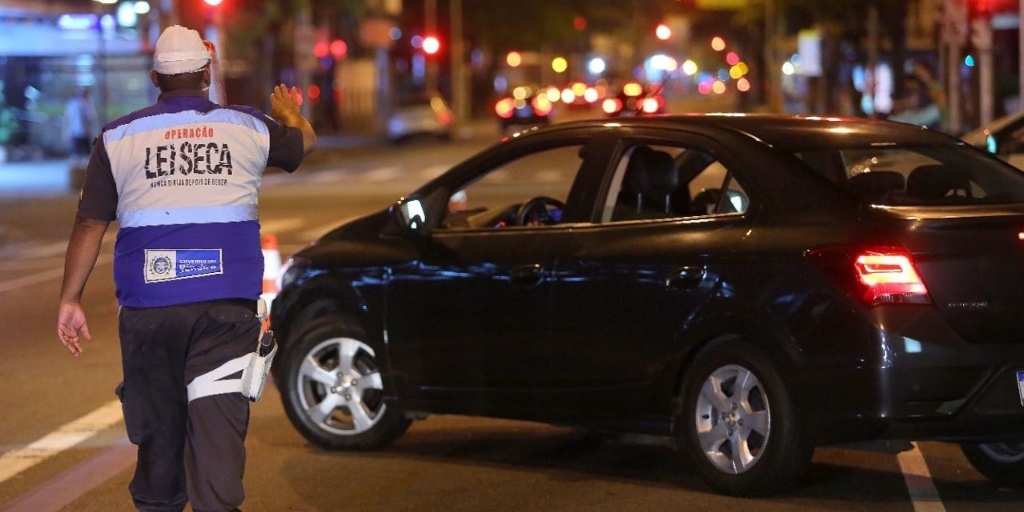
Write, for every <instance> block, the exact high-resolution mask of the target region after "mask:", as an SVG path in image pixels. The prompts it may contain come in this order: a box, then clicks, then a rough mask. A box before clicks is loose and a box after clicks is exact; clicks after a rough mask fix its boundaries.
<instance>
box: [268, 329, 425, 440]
mask: <svg viewBox="0 0 1024 512" xmlns="http://www.w3.org/2000/svg"><path fill="white" fill-rule="evenodd" d="M365 339H366V336H365V335H364V333H363V332H362V330H360V329H357V328H353V327H351V326H349V325H346V324H345V323H343V322H342V321H341V320H340V319H336V318H332V319H322V320H318V321H315V322H313V323H311V324H310V325H309V327H308V328H306V329H304V330H303V331H302V332H301V333H300V334H299V335H298V337H297V338H296V339H295V342H294V343H293V344H289V346H288V349H287V351H286V352H285V354H283V355H284V360H283V361H282V364H281V366H280V367H277V368H275V371H279V372H281V376H280V379H279V382H280V385H281V401H282V403H283V405H284V410H285V413H286V414H287V416H288V419H289V420H290V421H291V422H292V425H294V426H295V428H296V430H298V431H299V433H300V434H302V436H303V437H305V438H306V439H308V440H309V441H310V442H312V443H313V444H315V445H317V446H319V447H321V448H325V449H329V450H371V449H376V448H381V447H383V446H387V445H388V444H390V443H391V442H392V441H394V440H395V439H397V438H398V437H399V436H401V435H402V434H403V433H405V431H406V429H408V428H409V424H410V423H411V422H412V421H411V420H409V419H407V418H405V416H404V415H403V414H402V412H401V411H398V410H396V409H394V408H393V407H388V406H387V404H386V403H385V402H384V380H383V378H382V377H381V374H380V369H379V366H378V365H377V359H376V357H377V356H376V354H375V353H374V351H373V349H372V348H370V346H369V345H367V344H366V343H365V341H364V340H365Z"/></svg>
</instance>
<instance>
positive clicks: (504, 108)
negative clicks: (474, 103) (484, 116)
mask: <svg viewBox="0 0 1024 512" xmlns="http://www.w3.org/2000/svg"><path fill="white" fill-rule="evenodd" d="M513 112H515V104H514V103H513V102H512V98H505V99H503V100H501V101H499V102H498V103H497V104H495V105H494V113H496V114H498V117H502V118H505V119H508V118H510V117H512V114H513Z"/></svg>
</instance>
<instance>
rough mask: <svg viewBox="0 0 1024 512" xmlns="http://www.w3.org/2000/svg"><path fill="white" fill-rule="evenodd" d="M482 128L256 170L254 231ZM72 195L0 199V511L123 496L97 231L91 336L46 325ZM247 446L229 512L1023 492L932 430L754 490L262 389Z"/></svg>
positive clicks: (802, 505)
mask: <svg viewBox="0 0 1024 512" xmlns="http://www.w3.org/2000/svg"><path fill="white" fill-rule="evenodd" d="M489 137H491V135H485V136H483V137H475V138H473V139H470V140H464V141H458V142H455V143H452V144H446V145H437V144H432V143H421V144H413V145H409V146H402V147H400V148H392V147H388V146H383V147H379V146H378V147H371V148H360V149H358V150H350V149H346V150H337V151H336V152H334V153H333V154H331V155H327V154H325V155H324V156H323V159H322V161H320V162H318V163H317V165H316V167H315V168H314V167H310V168H308V169H303V170H302V171H300V173H299V174H297V175H295V176H285V175H271V176H268V177H267V179H266V183H265V188H264V191H263V194H262V205H261V218H262V221H263V227H264V231H265V232H273V233H274V234H276V235H277V236H278V238H279V241H280V248H281V251H282V253H284V254H285V255H287V254H288V253H290V252H292V251H294V250H296V249H298V248H299V247H301V246H303V245H304V244H306V243H307V242H308V241H310V240H312V239H313V238H315V237H316V236H318V235H319V234H321V233H323V232H326V231H327V230H328V229H330V228H331V227H333V226H335V225H337V223H338V222H340V221H341V220H343V219H346V218H351V217H354V216H357V215H361V214H363V213H366V212H369V211H373V210H377V209H380V208H384V207H386V206H387V205H388V204H389V203H390V202H391V201H392V200H394V199H395V198H397V197H398V196H400V195H402V194H403V193H405V192H408V191H409V190H411V189H412V188H413V187H414V186H415V185H416V184H418V183H420V182H422V181H424V180H426V179H429V178H430V177H432V176H435V175H437V174H438V173H440V172H443V170H444V169H446V168H447V167H448V166H449V165H451V164H452V163H454V162H456V161H458V160H459V159H461V158H464V157H465V156H467V155H469V154H470V153H472V152H473V151H475V150H477V149H480V148H482V147H483V146H485V145H487V144H490V143H491V142H493V140H494V139H492V138H489ZM0 170H2V169H0ZM75 199H76V198H75V196H74V194H71V193H65V194H56V195H50V196H46V197H18V198H0V223H2V224H4V225H7V226H9V227H10V228H9V230H8V236H7V237H6V238H5V239H4V240H3V241H0V305H2V306H3V307H0V326H3V327H4V334H5V335H4V336H0V354H2V356H0V376H2V378H3V382H4V390H5V393H2V394H0V411H3V414H0V454H2V455H0V512H15V511H17V512H54V511H60V510H66V511H76V512H92V511H96V512H99V511H104V512H111V511H112V512H117V511H129V510H132V506H131V502H130V499H129V497H128V493H127V484H128V482H129V480H130V478H131V474H132V467H133V465H134V447H133V446H132V445H131V444H129V443H127V441H126V439H125V435H124V425H123V422H122V420H121V418H120V410H119V407H118V406H117V403H116V402H115V401H114V399H115V397H114V395H113V389H114V386H115V385H116V384H117V382H118V381H119V380H120V353H119V348H118V343H117V336H116V323H115V319H116V312H117V306H116V304H115V302H114V300H113V286H112V283H111V276H110V273H111V272H110V270H111V269H110V259H109V251H110V248H111V245H112V238H113V237H112V235H113V233H109V235H111V236H109V237H108V241H107V242H106V243H105V245H104V254H105V256H103V257H101V260H100V262H99V264H98V266H97V270H96V271H95V273H94V274H93V276H92V279H91V281H90V284H89V287H88V289H87V291H86V296H85V297H84V303H85V304H86V308H87V312H88V314H89V315H90V318H89V320H90V325H91V327H92V331H93V336H94V339H93V341H92V342H91V343H89V344H88V345H87V347H86V352H85V354H84V355H82V356H81V357H79V358H74V357H72V356H70V355H69V354H68V353H67V352H66V351H65V350H64V348H63V347H62V346H61V345H60V343H59V342H58V341H57V338H56V335H55V333H54V319H55V317H56V310H55V309H56V308H55V306H56V298H57V291H58V290H57V287H58V286H59V281H60V277H61V275H62V268H61V265H62V262H63V253H64V247H65V246H66V236H67V234H68V232H69V230H70V222H71V219H72V216H73V212H74V206H75ZM247 446H248V449H249V462H248V466H247V468H248V469H247V473H246V477H245V481H246V486H247V500H246V503H245V505H244V506H243V508H244V510H246V512H264V511H265V512H279V511H337V510H352V511H375V512H390V511H412V510H415V511H418V512H431V511H482V510H488V511H496V512H503V511H507V512H511V511H516V512H521V511H524V510H529V511H566V512H573V511H581V512H582V511H616V512H621V511H623V510H625V511H633V510H702V511H703V510H707V511H719V510H720V511H727V510H728V511H734V510H737V509H740V510H744V511H748V512H753V511H792V510H807V511H812V510H814V511H818V510H842V511H861V510H863V511H871V512H888V511H901V512H903V511H914V512H942V511H949V512H967V511H971V512H973V511H984V512H988V511H1011V510H1013V511H1019V510H1020V509H1021V505H1022V504H1024V489H997V488H994V487H993V486H991V485H990V484H989V483H988V481H987V480H985V479H984V478H983V477H982V476H981V475H979V474H978V473H977V472H976V471H975V470H974V469H973V468H971V467H970V465H969V464H968V463H967V461H966V460H965V459H964V457H963V455H962V454H960V451H959V449H958V448H957V447H955V446H953V445H949V444H944V443H934V442H927V443H919V444H917V445H916V449H915V450H913V451H909V452H905V453H903V454H900V455H894V454H889V453H882V452H877V451H867V450H863V449H853V448H843V447H834V448H825V449H819V450H818V451H817V452H816V454H815V458H814V461H813V464H812V466H811V470H810V472H809V474H808V476H807V478H806V479H805V481H804V482H803V484H802V485H801V486H800V488H798V489H796V490H795V491H793V492H792V493H790V494H788V495H785V496H780V497H777V498H772V499H764V500H751V499H736V498H729V497H724V496H720V495H717V494H714V493H712V492H711V491H710V490H709V488H708V487H707V486H706V485H705V484H704V483H703V481H702V480H701V479H700V477H699V476H698V474H697V473H696V471H695V470H694V469H693V468H692V466H691V465H690V464H689V463H688V460H687V457H686V456H685V455H682V454H680V453H678V452H676V451H674V450H673V449H672V448H671V447H670V446H668V445H667V444H666V443H665V440H663V439H658V438H647V437H627V438H621V439H603V438H595V437H594V436H590V435H587V434H586V433H584V432H581V431H577V430H574V429H572V428H567V427H560V426H551V425H543V424H535V423H527V422H515V421H503V420H492V419H479V418H469V417H462V416H432V417H429V418H427V419H426V420H421V421H418V422H416V423H415V424H414V425H413V426H412V427H411V428H410V430H409V431H408V432H407V433H406V434H405V435H404V436H403V437H402V438H400V439H399V440H398V441H397V442H396V443H394V444H393V445H392V446H390V447H389V448H387V449H384V450H381V451H377V452H360V453H345V452H327V451H323V450H320V449H317V448H315V447H313V446H311V445H310V444H309V443H307V442H306V441H305V440H304V439H303V438H302V437H301V436H300V435H299V434H298V433H297V432H296V431H295V430H294V429H293V428H292V427H291V425H290V423H289V422H288V420H287V419H286V418H285V415H284V414H283V411H282V408H281V403H280V397H279V395H278V393H277V390H276V389H274V388H273V387H272V386H269V387H268V389H267V391H266V393H265V395H264V398H263V400H262V401H261V402H260V403H258V404H256V405H255V406H254V407H253V413H252V419H251V423H250V436H249V439H248V440H247ZM188 510H191V509H188Z"/></svg>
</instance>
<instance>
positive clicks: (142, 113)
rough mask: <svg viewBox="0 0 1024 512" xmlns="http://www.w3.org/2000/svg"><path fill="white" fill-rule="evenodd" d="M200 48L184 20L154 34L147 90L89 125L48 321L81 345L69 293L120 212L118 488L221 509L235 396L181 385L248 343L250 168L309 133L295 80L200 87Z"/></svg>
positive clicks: (310, 145) (203, 65)
mask: <svg viewBox="0 0 1024 512" xmlns="http://www.w3.org/2000/svg"><path fill="white" fill-rule="evenodd" d="M213 50H214V49H213V47H212V45H210V44H209V42H206V41H203V40H202V38H201V37H200V36H199V33H198V32H196V31H195V30H190V29H187V28H185V27H181V26H177V25H176V26H171V27H168V28H167V29H165V30H164V31H163V33H162V34H161V35H160V38H159V39H158V40H157V42H156V48H155V53H154V55H153V69H152V70H151V71H150V73H149V76H150V79H151V81H152V83H153V85H154V86H156V87H157V88H159V90H160V96H159V99H158V101H157V102H156V104H154V105H151V106H148V107H145V108H142V109H140V110H137V111H135V112H132V113H130V114H128V115H126V116H124V117H122V118H120V119H117V120H115V121H113V122H111V123H110V124H108V125H107V126H105V127H104V128H103V130H102V131H101V133H100V135H99V136H98V137H97V138H96V140H95V142H94V144H93V147H92V152H91V155H90V158H89V164H88V167H87V170H86V175H85V181H84V184H83V186H82V191H81V195H80V198H79V203H78V212H77V215H76V217H75V222H74V226H73V230H72V233H71V236H70V240H69V242H68V251H67V256H66V260H65V264H64V280H63V284H62V285H61V291H60V305H59V312H58V319H57V333H58V335H59V336H60V340H61V342H62V343H63V344H64V346H65V347H67V349H68V350H69V351H70V352H71V353H72V354H73V355H75V356H79V355H81V354H82V343H81V338H84V339H86V340H89V339H91V334H90V333H89V326H88V323H87V321H86V315H85V312H84V310H83V309H82V306H81V304H80V300H81V297H82V292H83V290H84V288H85V285H86V281H87V280H88V278H89V275H90V273H91V272H92V269H93V267H94V265H95V263H96V260H97V257H98V254H99V250H100V244H101V242H102V239H103V235H104V233H105V231H106V229H107V227H108V225H109V223H110V222H111V221H113V220H117V221H118V223H119V226H120V229H119V231H118V233H117V241H116V244H115V246H114V283H115V285H116V290H117V291H116V293H117V299H118V302H119V304H120V306H121V308H120V313H119V319H118V332H119V336H120V339H121V357H122V370H123V373H124V381H123V382H122V384H121V385H119V386H118V390H117V392H118V395H119V396H120V398H121V401H122V404H123V407H124V418H125V427H126V430H127V432H128V437H129V439H131V441H132V442H133V443H135V444H137V445H138V447H139V449H138V460H137V464H136V469H135V475H134V477H133V478H132V481H131V484H130V485H129V491H130V492H131V496H132V499H133V501H134V503H135V506H136V508H137V509H138V510H143V511H160V512H164V511H175V512H177V511H181V510H183V509H184V508H185V505H186V503H191V506H192V509H193V510H195V511H196V512H214V511H231V510H237V507H238V506H239V505H240V504H241V503H242V501H243V500H244V497H245V495H244V489H243V486H242V473H243V470H244V468H245V444H244V443H245V436H246V431H247V428H248V422H249V403H250V402H249V399H248V398H247V397H246V396H244V395H243V394H242V393H241V392H221V393H216V394H210V395H209V396H203V397H201V398H197V399H194V400H191V401H190V400H189V393H188V391H187V388H188V385H189V384H190V383H191V382H192V381H193V380H194V379H195V378H196V377H201V376H203V375H204V374H208V373H210V372H212V371H214V370H216V369H217V368H219V367H222V366H223V365H225V364H228V363H230V362H231V361H235V360H241V359H242V358H246V357H249V355H250V354H251V353H252V352H253V350H254V349H255V348H256V346H257V342H258V340H257V338H258V337H259V333H260V322H259V321H258V320H257V318H256V315H255V313H256V311H257V300H258V298H259V295H260V293H261V290H262V276H263V256H262V252H261V249H260V223H259V217H258V213H259V212H258V204H257V200H258V194H259V187H260V179H261V176H262V174H263V172H264V170H265V169H266V168H267V167H268V166H273V167H279V168H282V169H284V170H286V171H288V172H291V171H294V170H295V169H296V168H297V167H298V166H299V164H300V163H301V161H302V159H303V157H305V156H306V155H308V154H309V153H310V152H311V151H312V150H313V149H314V147H315V146H316V134H315V133H314V131H313V128H312V127H311V126H310V124H309V122H308V121H307V120H306V119H305V118H304V117H303V116H302V115H301V114H300V113H299V107H298V91H296V90H295V89H291V90H289V89H288V88H287V87H286V86H284V85H278V86H276V87H275V88H274V91H273V93H272V94H271V95H270V106H271V116H270V117H268V116H266V115H265V114H263V113H262V112H260V111H259V110H257V109H254V108H249V107H244V106H222V105H218V104H216V103H214V102H212V101H210V99H209V98H208V96H207V91H208V88H209V86H210V84H211V82H212V81H213V80H214V79H215V78H216V77H212V76H211V61H212V60H213V58H214V57H215V53H214V51H213Z"/></svg>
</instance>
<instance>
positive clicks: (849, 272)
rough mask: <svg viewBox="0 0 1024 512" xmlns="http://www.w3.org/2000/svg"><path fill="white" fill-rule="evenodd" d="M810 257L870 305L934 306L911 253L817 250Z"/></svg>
mask: <svg viewBox="0 0 1024 512" xmlns="http://www.w3.org/2000/svg"><path fill="white" fill-rule="evenodd" d="M808 257H810V258H811V259H813V260H815V261H817V262H818V263H819V264H820V265H821V266H822V268H823V269H824V270H825V271H826V272H827V273H829V274H830V275H831V276H832V277H833V278H834V279H836V280H837V282H839V284H841V285H843V286H844V287H846V288H847V290H849V291H850V292H851V293H852V294H853V295H854V296H855V297H857V298H858V299H860V300H861V301H862V302H864V304H866V305H868V306H878V305H881V304H931V303H932V300H931V297H930V296H929V295H928V288H927V287H926V286H925V284H924V281H922V280H921V276H920V274H918V273H917V269H915V268H914V261H913V258H912V257H911V256H910V254H909V253H908V252H907V251H905V250H904V249H902V248H899V247H872V248H864V247H860V248H854V247H848V246H834V247H824V248H819V249H814V250H812V251H809V252H808Z"/></svg>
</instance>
